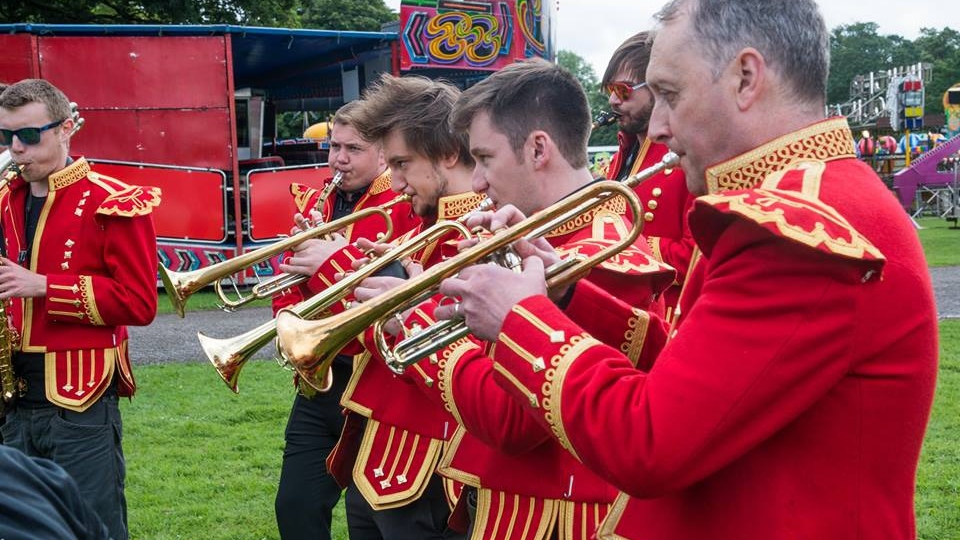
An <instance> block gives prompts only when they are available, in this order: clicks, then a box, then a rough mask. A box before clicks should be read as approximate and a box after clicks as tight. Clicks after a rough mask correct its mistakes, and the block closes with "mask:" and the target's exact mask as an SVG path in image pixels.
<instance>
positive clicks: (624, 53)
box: [600, 32, 652, 88]
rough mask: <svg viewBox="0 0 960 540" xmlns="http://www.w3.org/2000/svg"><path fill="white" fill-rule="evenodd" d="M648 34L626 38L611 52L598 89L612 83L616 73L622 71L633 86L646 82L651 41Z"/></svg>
mask: <svg viewBox="0 0 960 540" xmlns="http://www.w3.org/2000/svg"><path fill="white" fill-rule="evenodd" d="M650 38H651V36H650V33H649V32H640V33H639V34H634V35H632V36H630V37H629V38H627V40H626V41H624V42H623V43H621V44H620V46H619V47H617V50H615V51H613V56H611V57H610V62H609V63H607V70H606V71H605V72H604V73H603V79H602V80H601V81H600V87H601V88H603V87H606V86H607V85H608V84H610V83H612V82H613V78H614V77H616V76H617V73H619V72H621V71H623V72H625V73H626V74H627V75H628V76H629V77H630V78H631V82H633V83H634V84H637V83H642V82H643V81H645V80H647V64H649V63H650V47H651V45H652V40H651V39H650Z"/></svg>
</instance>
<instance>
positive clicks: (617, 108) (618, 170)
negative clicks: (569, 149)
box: [601, 32, 694, 318]
mask: <svg viewBox="0 0 960 540" xmlns="http://www.w3.org/2000/svg"><path fill="white" fill-rule="evenodd" d="M649 62H650V43H649V34H648V33H647V32H640V33H639V34H636V35H634V36H631V37H630V38H629V39H627V40H626V41H624V42H623V43H622V44H621V45H620V46H619V47H617V50H616V51H614V52H613V56H612V57H611V58H610V63H608V64H607V70H606V72H605V73H604V74H603V80H602V81H601V85H602V86H603V88H604V90H606V91H607V94H608V95H609V96H610V98H609V100H608V103H609V105H610V110H612V111H613V112H615V113H616V114H617V115H618V118H617V122H618V124H619V126H620V132H619V133H618V134H617V141H618V144H619V146H620V149H619V150H617V153H616V154H614V155H613V159H612V160H611V161H610V167H609V168H608V169H607V178H609V179H611V180H623V179H624V178H626V177H628V176H630V175H631V174H636V173H637V172H639V171H642V170H644V169H646V168H647V167H650V166H652V165H654V164H656V163H657V162H659V161H660V159H661V158H663V156H664V155H665V154H666V153H667V151H668V148H667V145H665V144H662V143H658V142H655V141H653V140H651V139H649V138H648V137H647V128H648V126H649V124H650V113H651V112H652V111H653V94H651V93H650V89H649V88H647V85H646V82H645V81H646V75H645V74H646V71H647V64H648V63H649ZM634 191H635V192H636V194H637V196H638V197H640V202H641V203H642V204H643V207H644V213H643V235H644V236H646V238H647V243H648V244H649V245H650V250H651V251H652V252H653V254H654V256H656V257H657V259H659V260H660V261H663V262H665V263H667V264H669V265H670V266H672V267H673V268H674V269H675V270H676V271H677V279H676V282H675V283H674V284H673V286H672V287H670V288H669V289H667V290H666V291H665V292H664V303H665V304H666V309H667V316H668V318H669V317H670V315H671V314H672V312H673V310H674V308H675V307H676V305H677V300H678V299H679V297H680V289H681V287H683V280H684V277H685V276H686V275H687V270H688V267H689V266H690V259H691V256H692V254H693V248H694V243H693V237H692V236H691V235H690V227H688V226H687V213H688V212H689V211H690V207H691V206H692V205H693V196H692V195H690V192H689V191H687V184H686V180H685V179H684V176H683V171H682V170H680V169H679V168H676V169H666V170H665V171H663V172H662V173H660V174H657V175H655V176H653V177H651V178H649V179H648V180H645V181H644V182H642V183H640V185H638V186H637V187H636V188H635V189H634Z"/></svg>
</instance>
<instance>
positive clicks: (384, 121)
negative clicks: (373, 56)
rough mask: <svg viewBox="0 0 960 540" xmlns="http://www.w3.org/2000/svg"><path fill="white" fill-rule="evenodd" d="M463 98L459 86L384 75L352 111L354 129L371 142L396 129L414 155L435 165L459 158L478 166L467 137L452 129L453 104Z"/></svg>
mask: <svg viewBox="0 0 960 540" xmlns="http://www.w3.org/2000/svg"><path fill="white" fill-rule="evenodd" d="M459 96H460V90H458V89H457V88H456V87H455V86H453V85H451V84H448V83H445V82H441V81H435V80H431V79H427V78H426V77H420V76H417V75H410V76H406V77H394V76H393V75H390V74H387V73H385V74H383V75H382V76H381V77H380V79H379V80H377V81H376V82H375V83H373V84H372V85H371V86H370V87H369V88H367V90H366V91H365V92H364V93H363V99H362V100H360V106H358V107H357V108H356V109H355V110H354V111H352V115H351V116H352V120H353V127H355V128H356V129H357V131H359V132H360V134H361V136H362V137H363V138H365V139H368V140H371V141H373V140H383V139H384V138H386V136H387V135H388V134H390V132H392V131H394V130H396V131H398V132H399V133H400V134H401V135H402V136H403V139H404V141H405V142H406V143H407V146H409V147H410V148H411V149H412V150H413V151H414V152H417V153H418V154H421V155H423V156H425V157H426V158H427V159H429V160H430V161H433V162H438V161H440V160H442V159H444V158H448V157H451V156H457V157H458V158H459V160H460V163H462V164H463V165H465V166H467V167H472V166H473V164H474V161H473V156H471V155H470V148H469V146H468V145H467V138H466V135H465V134H460V133H454V131H453V129H452V128H451V114H452V112H453V104H454V103H455V102H456V101H457V98H458V97H459Z"/></svg>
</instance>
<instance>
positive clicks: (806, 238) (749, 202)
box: [691, 160, 885, 261]
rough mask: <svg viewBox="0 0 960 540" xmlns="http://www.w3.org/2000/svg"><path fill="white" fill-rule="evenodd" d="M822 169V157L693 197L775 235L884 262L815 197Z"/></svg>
mask: <svg viewBox="0 0 960 540" xmlns="http://www.w3.org/2000/svg"><path fill="white" fill-rule="evenodd" d="M825 168H826V164H825V163H824V162H822V161H816V160H803V161H798V162H796V163H794V164H792V165H790V166H789V167H787V168H785V169H783V170H781V171H779V172H777V173H774V174H771V175H769V177H768V178H767V179H766V180H764V181H763V182H762V184H761V185H760V187H757V188H755V189H749V190H743V191H731V192H727V193H721V194H716V195H705V196H703V197H699V198H698V199H697V200H696V205H697V206H699V207H709V208H712V209H713V210H715V211H717V212H720V213H722V214H727V215H735V216H738V217H740V218H743V219H746V220H749V221H751V222H753V223H756V224H757V225H759V226H760V227H763V228H764V229H765V230H767V231H768V232H770V233H772V234H774V235H776V236H780V237H782V238H786V239H788V240H791V241H793V242H796V243H798V244H801V245H804V246H808V247H811V248H813V249H816V250H818V251H821V252H823V253H828V254H832V255H838V256H841V257H846V258H849V259H856V260H862V261H884V260H885V257H884V256H883V254H882V253H881V252H880V250H879V249H877V248H876V247H875V246H874V245H873V244H872V243H871V242H870V240H868V239H867V238H866V237H864V236H863V235H862V234H860V232H859V231H857V230H856V229H855V228H854V227H853V226H852V225H851V224H850V223H849V222H848V221H847V220H846V219H845V218H844V217H843V216H842V215H841V214H840V213H839V212H837V210H836V209H835V208H833V207H832V206H830V205H829V204H827V203H825V202H823V201H821V200H820V199H819V192H820V181H821V176H822V174H823V171H824V170H825ZM695 213H696V212H695ZM694 221H697V219H696V218H693V217H692V218H691V223H693V222H694Z"/></svg>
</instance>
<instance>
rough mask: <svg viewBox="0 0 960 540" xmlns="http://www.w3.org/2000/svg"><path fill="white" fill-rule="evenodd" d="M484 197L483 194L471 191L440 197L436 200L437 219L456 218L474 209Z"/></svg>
mask: <svg viewBox="0 0 960 540" xmlns="http://www.w3.org/2000/svg"><path fill="white" fill-rule="evenodd" d="M484 198H485V197H484V196H483V195H481V194H479V193H474V192H472V191H468V192H466V193H457V194H456V195H447V196H444V197H440V200H439V201H437V221H440V220H442V219H457V218H458V217H460V216H463V215H465V214H466V213H467V212H471V211H473V210H475V209H476V208H477V207H478V206H480V202H481V201H483V199H484Z"/></svg>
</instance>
